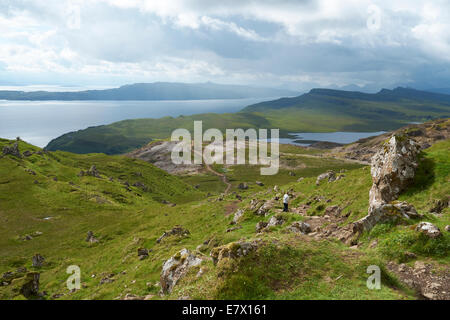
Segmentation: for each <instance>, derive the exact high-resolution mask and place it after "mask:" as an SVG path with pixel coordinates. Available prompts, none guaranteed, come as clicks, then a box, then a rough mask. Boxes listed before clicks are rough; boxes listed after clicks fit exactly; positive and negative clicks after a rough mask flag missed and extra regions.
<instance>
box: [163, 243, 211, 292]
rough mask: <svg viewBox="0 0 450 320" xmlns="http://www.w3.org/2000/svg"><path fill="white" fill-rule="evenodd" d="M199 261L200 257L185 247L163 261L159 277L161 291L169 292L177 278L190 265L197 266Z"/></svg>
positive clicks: (180, 276) (182, 274) (184, 272)
mask: <svg viewBox="0 0 450 320" xmlns="http://www.w3.org/2000/svg"><path fill="white" fill-rule="evenodd" d="M201 262H202V259H201V258H199V257H197V256H196V255H194V254H192V253H191V252H190V251H189V250H187V249H182V250H181V251H180V252H178V253H177V254H176V255H174V256H173V257H171V258H170V259H169V260H167V261H166V262H164V264H163V267H162V271H161V277H160V283H161V290H162V292H163V293H170V292H171V291H172V289H173V287H174V286H175V285H176V284H177V282H178V280H180V279H181V278H182V277H183V276H184V275H186V273H187V272H188V271H189V269H190V268H191V267H193V266H198V265H199V264H200V263H201Z"/></svg>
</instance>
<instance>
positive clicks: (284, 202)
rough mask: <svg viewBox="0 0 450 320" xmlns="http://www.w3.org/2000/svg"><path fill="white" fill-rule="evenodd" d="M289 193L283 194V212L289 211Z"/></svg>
mask: <svg viewBox="0 0 450 320" xmlns="http://www.w3.org/2000/svg"><path fill="white" fill-rule="evenodd" d="M288 203H289V195H288V194H287V192H286V193H285V194H284V196H283V206H284V208H283V212H288Z"/></svg>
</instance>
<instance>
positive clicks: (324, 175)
mask: <svg viewBox="0 0 450 320" xmlns="http://www.w3.org/2000/svg"><path fill="white" fill-rule="evenodd" d="M322 180H327V181H328V182H333V181H334V180H336V173H335V172H334V171H333V170H330V171H327V172H325V173H322V174H321V175H319V176H318V177H317V179H316V186H318V185H319V184H320V182H321V181H322Z"/></svg>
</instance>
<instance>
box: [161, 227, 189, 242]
mask: <svg viewBox="0 0 450 320" xmlns="http://www.w3.org/2000/svg"><path fill="white" fill-rule="evenodd" d="M189 234H190V232H189V230H187V229H184V228H183V227H181V226H175V227H173V228H172V230H170V231H164V233H163V234H162V235H161V236H160V237H159V238H158V239H157V240H156V243H160V242H161V240H162V239H164V238H165V237H168V236H173V235H178V236H187V235H189Z"/></svg>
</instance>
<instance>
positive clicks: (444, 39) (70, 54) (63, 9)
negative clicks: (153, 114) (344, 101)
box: [0, 0, 450, 91]
mask: <svg viewBox="0 0 450 320" xmlns="http://www.w3.org/2000/svg"><path fill="white" fill-rule="evenodd" d="M449 30H450V1H447V0H443V1H440V0H435V1H416V0H395V1H394V0H389V1H384V0H379V1H376V0H373V1H369V0H342V1H337V0H316V1H314V0H257V1H256V0H255V1H250V0H249V1H246V0H221V1H215V0H191V1H189V0H184V1H183V0H140V1H139V0H72V1H65V0H40V1H39V0H29V1H25V0H14V1H9V0H0V86H25V85H33V86H42V85H52V86H68V87H77V86H80V87H95V86H97V87H108V86H119V85H123V84H126V83H135V82H156V81H169V82H206V81H212V82H217V83H227V84H246V85H253V86H264V87H280V88H288V89H294V90H308V89H310V88H313V87H329V88H343V89H346V88H361V90H366V91H371V90H372V91H376V90H379V89H380V88H392V87H395V86H398V85H403V86H410V87H415V88H422V89H423V88H444V87H447V88H448V87H450V32H449Z"/></svg>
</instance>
